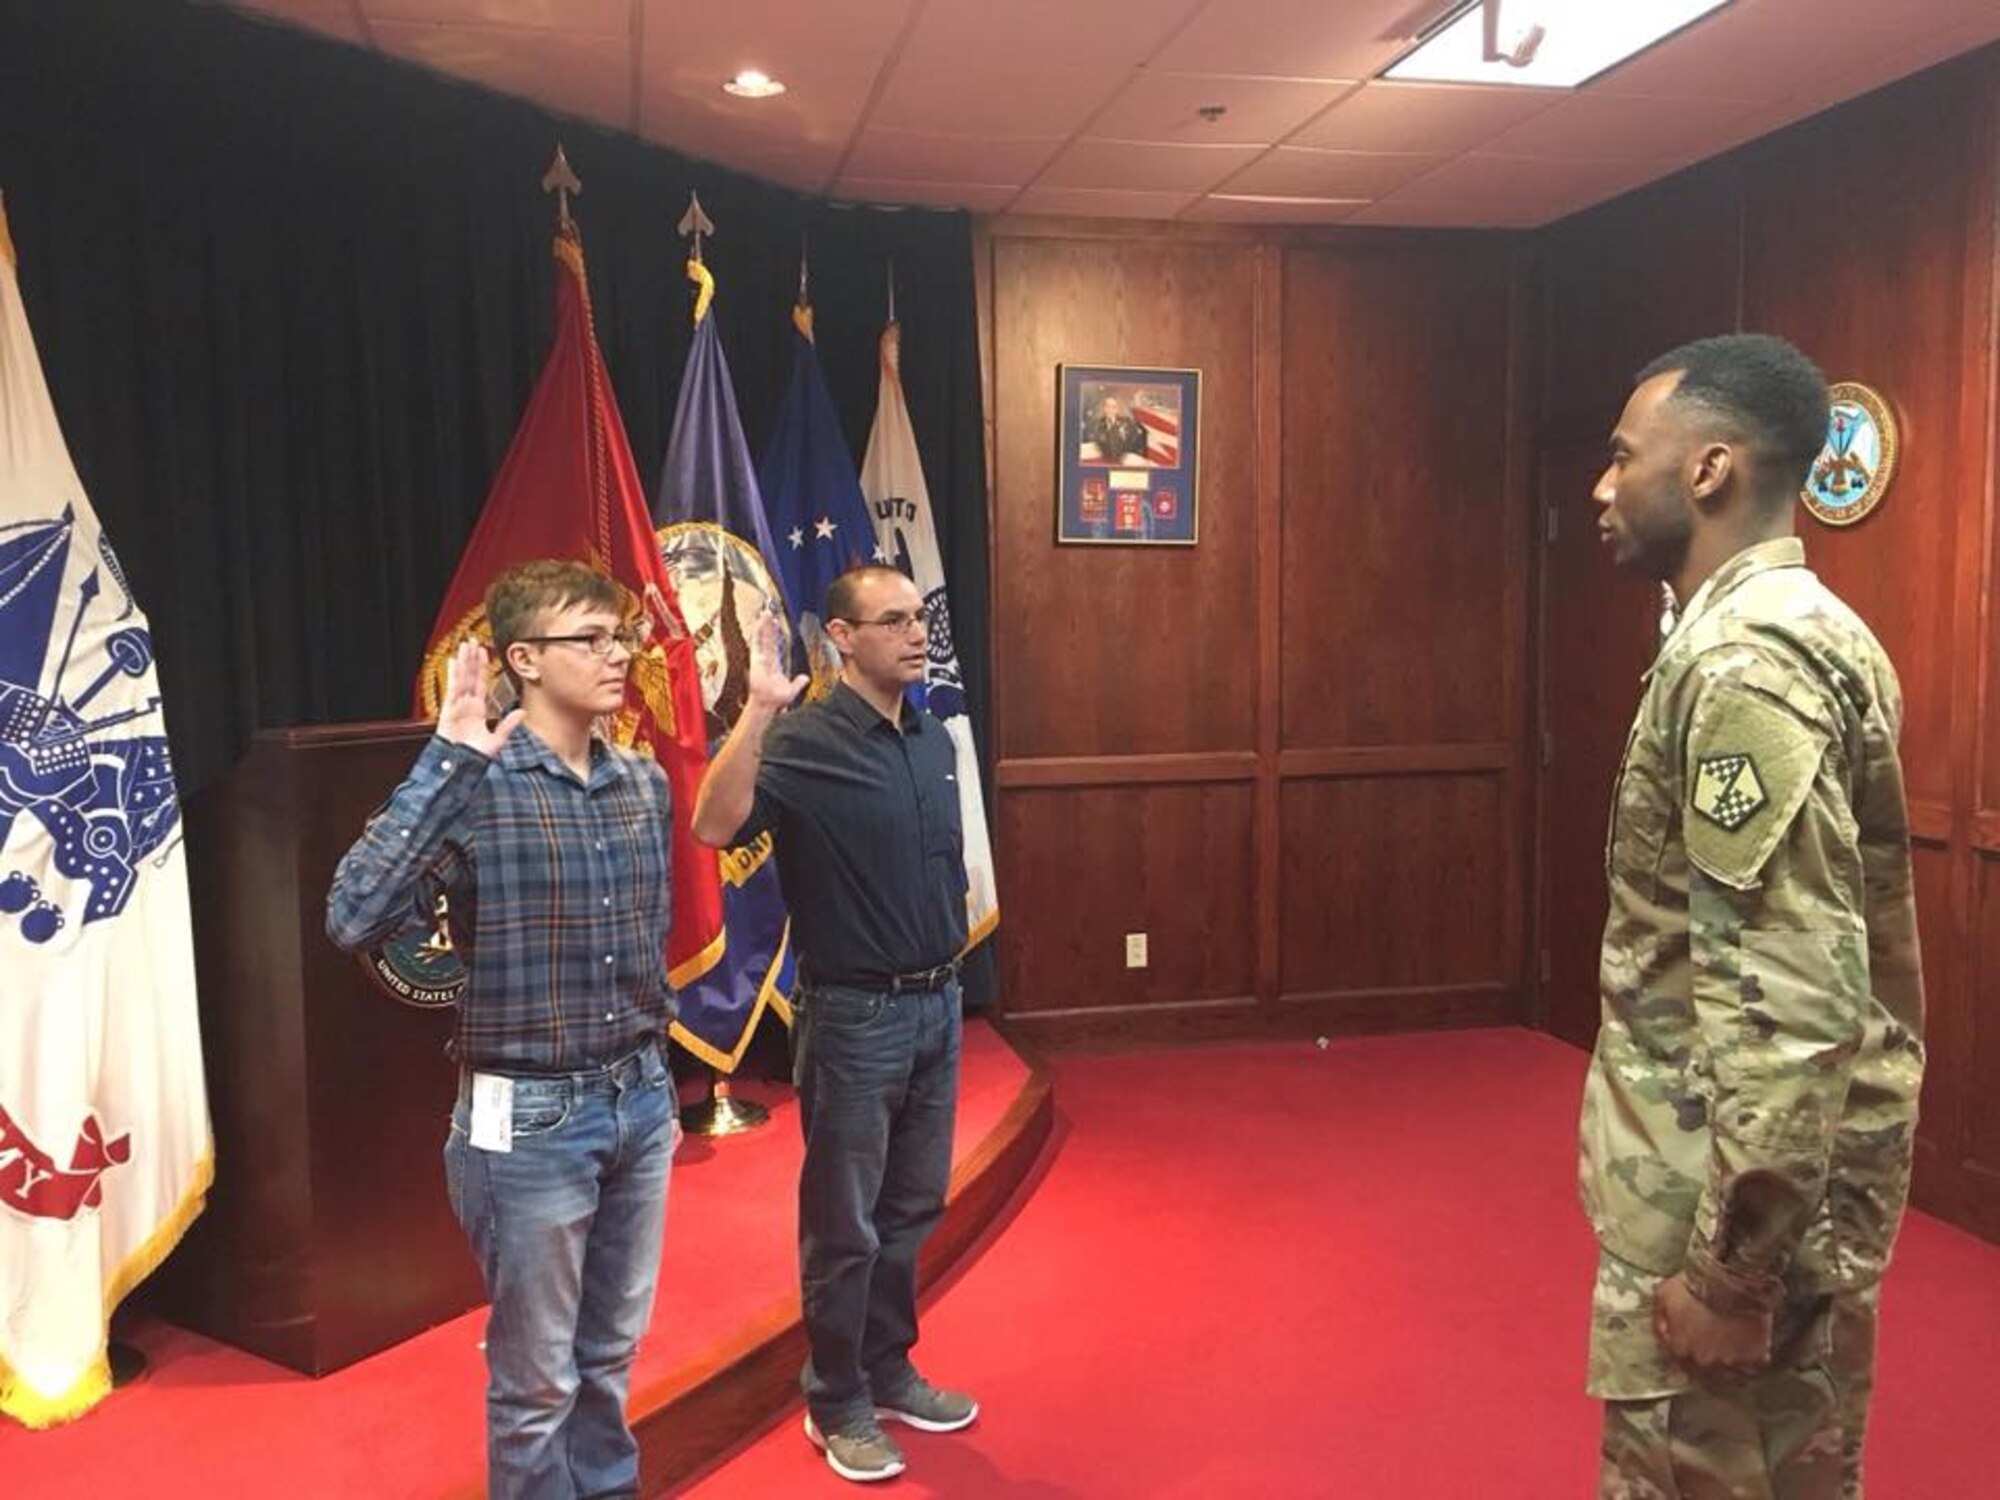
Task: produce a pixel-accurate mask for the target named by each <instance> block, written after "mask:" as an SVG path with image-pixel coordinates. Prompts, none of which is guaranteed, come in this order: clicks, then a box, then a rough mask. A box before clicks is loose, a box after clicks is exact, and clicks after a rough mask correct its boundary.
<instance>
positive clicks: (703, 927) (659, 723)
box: [416, 152, 722, 985]
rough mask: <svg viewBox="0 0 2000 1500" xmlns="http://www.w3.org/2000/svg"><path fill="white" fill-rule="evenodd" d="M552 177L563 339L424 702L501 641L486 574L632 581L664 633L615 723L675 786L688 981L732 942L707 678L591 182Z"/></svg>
mask: <svg viewBox="0 0 2000 1500" xmlns="http://www.w3.org/2000/svg"><path fill="white" fill-rule="evenodd" d="M543 186H544V187H556V188H561V189H562V190H563V209H562V221H561V223H560V225H559V226H558V227H557V230H556V239H555V266H556V326H555V337H554V338H553V339H552V340H551V342H550V345H549V355H548V360H547V362H546V363H545V364H544V365H543V366H542V373H541V376H540V378H539V379H538V380H537V381H536V382H535V389H534V392H533V394H531V395H530V396H529V398H528V407H527V410H526V411H524V412H523V413H522V414H521V425H520V426H519V427H518V428H517V429H515V432H514V441H513V442H512V443H511V444H510V445H509V446H508V449H507V456H506V458H505V459H504V460H503V461H502V462H501V465H500V474H499V477H498V478H496V479H495V480H494V481H493V490H492V493H491V494H490V495H488V496H487V500H486V508H485V510H483V511H482V512H481V513H480V516H479V524H478V526H476V527H475V528H474V529H473V533H472V539H471V540H470V541H469V542H467V543H466V544H465V553H464V555H463V556H462V557H460V558H459V562H458V572H457V573H456V574H455V575H454V576H453V578H452V580H451V587H450V588H448V589H447V590H446V591H445V596H444V603H443V605H442V606H441V607H440V608H439V610H438V614H437V621H436V623H435V624H433V625H432V626H431V639H430V644H429V646H428V647H427V648H426V650H425V653H424V664H423V667H422V669H421V671H420V672H419V673H418V676H417V690H416V712H417V713H418V714H420V715H422V716H423V717H426V718H429V717H432V716H434V715H435V714H436V713H437V708H438V698H439V694H440V693H441V692H442V690H443V687H444V674H445V664H446V663H447V662H448V661H449V660H450V659H451V655H452V653H453V652H454V651H456V650H457V649H458V643H459V642H460V641H462V640H463V639H465V637H466V636H468V635H477V636H478V637H479V638H480V639H482V640H487V641H489V642H490V640H491V636H490V633H489V632H488V630H487V627H486V610H485V606H484V602H483V601H484V599H485V594H486V585H487V584H488V583H490V582H491V581H492V579H493V577H494V575H495V574H497V573H499V572H501V571H502V570H503V569H506V568H509V567H512V566H513V565H514V564H516V563H521V562H528V561H531V560H533V559H535V558H538V557H570V558H584V559H587V560H588V561H589V562H590V563H591V564H592V565H594V566H595V567H598V568H600V569H602V570H603V571H604V572H606V573H608V574H610V575H611V576H612V577H613V578H615V579H617V580H618V582H619V583H621V584H623V585H624V587H625V589H626V590H627V591H628V592H629V594H630V595H631V603H632V607H633V609H634V610H635V612H638V613H640V614H642V615H643V616H644V618H645V621H646V623H647V625H648V626H649V627H650V630H651V635H650V638H649V639H648V641H647V643H646V644H645V645H644V646H643V647H641V648H640V650H639V653H638V654H637V655H636V656H634V657H633V658H632V674H631V677H630V679H629V681H628V683H627V686H626V690H625V707H624V709H623V711H622V712H620V713H619V715H618V717H617V720H616V722H615V723H614V724H613V725H612V738H613V739H615V740H616V741H617V742H618V743H619V744H621V745H629V746H631V747H633V748H635V749H640V750H646V751H650V752H651V754H652V756H653V758H654V759H655V760H657V761H658V762H659V763H660V768H661V769H662V770H664V771H665V772H666V773H667V781H668V783H669V785H671V787H672V788H673V802H674V814H673V816H674V826H673V840H672V846H673V892H674V901H673V911H674V916H673V930H672V931H671V932H670V933H669V934H668V937H667V968H668V975H669V978H670V979H671V980H672V982H673V983H674V984H676V985H681V984H685V983H687V982H688V981H689V980H690V979H693V978H694V977H695V976H697V975H699V974H701V973H703V972H704V971H706V970H707V969H708V968H709V967H710V966H711V965H713V964H714V963H715V961H716V959H717V958H718V957H720V955H721V952H722V892H721V886H720V883H719V879H718V877H717V874H716V866H715V852H714V851H713V850H711V849H708V848H705V847H703V846H702V845H700V844H698V843H696V842H695V839H694V835H693V832H692V829H691V827H690V824H691V822H692V819H693V817H694V798H695V792H696V791H697V790H698V789H699V788H700V786H701V775H702V771H703V770H704V768H705V767H706V766H707V764H708V741H707V735H706V730H705V728H704V726H703V721H702V700H701V679H700V676H699V674H698V671H697V669H696V665H695V660H694V647H693V644H692V642H691V641H690V640H689V638H688V632H687V627H686V625H685V624H684V623H683V621H682V619H681V612H680V606H679V604H678V603H677V602H676V601H675V598H674V590H673V584H672V582H671V581H670V580H669V579H668V577H667V571H666V567H665V565H664V564H663V563H662V562H661V561H660V549H659V546H658V544H657V542H656V541H655V540H654V537H653V523H652V520H651V518H650V515H649V512H648V509H647V505H646V493H645V491H644V490H643V489H642V488H641V487H640V484H639V471H638V468H637V466H636V465H635V464H634V463H633V461H632V448H631V444H630V443H629V442H628V441H627V439H626V437H625V424H624V422H623V420H622V419H621V418H620V417H619V415H618V404H617V402H616V400H615V399H614V398H613V396H612V394H611V380H610V377H609V375H607V374H606V372H605V369H604V356H603V354H602V353H601V352H600V351H599V349H598V347H597V332H596V330H595V328H594V327H593V326H592V324H591V320H590V287H589V283H588V282H587V281H586V279H585V277H584V270H583V239H582V236H580V235H579V234H578V233H577V229H576V225H575V224H574V223H573V222H572V221H571V219H570V214H569V198H568V195H569V193H570V192H573V191H577V183H576V179H575V178H574V177H572V176H570V174H569V165H568V163H567V162H565V161H564V160H563V159H562V154H561V153H560V152H558V153H557V154H556V164H555V165H554V166H553V167H551V168H550V169H549V175H548V176H547V177H546V178H544V179H543Z"/></svg>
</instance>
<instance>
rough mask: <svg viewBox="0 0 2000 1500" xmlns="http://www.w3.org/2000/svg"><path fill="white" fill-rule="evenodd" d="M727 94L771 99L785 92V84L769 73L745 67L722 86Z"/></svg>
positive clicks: (740, 97)
mask: <svg viewBox="0 0 2000 1500" xmlns="http://www.w3.org/2000/svg"><path fill="white" fill-rule="evenodd" d="M722 91H723V92H724V93H725V94H734V95H735V96H736V97H737V98H739V99H770V98H774V97H776V96H777V95H779V94H782V93H784V91H785V86H784V85H783V84H782V83H780V82H778V80H777V79H775V78H773V77H772V76H771V75H770V74H769V73H764V72H760V71H759V70H758V69H756V68H745V69H744V70H743V71H742V72H741V73H738V74H737V75H736V76H735V77H734V78H732V79H730V80H729V82H727V83H725V84H724V85H723V86H722Z"/></svg>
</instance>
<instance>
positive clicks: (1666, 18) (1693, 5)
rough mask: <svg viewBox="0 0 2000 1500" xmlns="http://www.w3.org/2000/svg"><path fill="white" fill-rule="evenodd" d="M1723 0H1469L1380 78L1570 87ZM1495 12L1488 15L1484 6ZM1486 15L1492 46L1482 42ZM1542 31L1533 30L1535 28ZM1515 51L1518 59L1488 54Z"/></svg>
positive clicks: (1485, 38) (1717, 6)
mask: <svg viewBox="0 0 2000 1500" xmlns="http://www.w3.org/2000/svg"><path fill="white" fill-rule="evenodd" d="M1728 3H1729V0H1618V3H1617V4H1615V5H1614V4H1610V3H1608V0H1475V3H1473V4H1471V5H1468V6H1466V7H1465V8H1464V9H1463V10H1461V11H1459V12H1457V13H1456V14H1455V15H1453V16H1452V17H1451V18H1450V19H1449V20H1447V21H1446V22H1445V23H1444V24H1443V25H1441V26H1439V27H1438V28H1437V29H1436V30H1435V31H1433V32H1432V33H1431V34H1430V35H1429V36H1427V37H1425V38H1424V39H1423V41H1422V42H1420V43H1418V45H1417V46H1416V48H1415V49H1414V50H1412V51H1410V52H1408V53H1406V54H1404V55H1403V56H1402V57H1401V58H1399V59H1398V60H1397V61H1396V62H1395V63H1393V64H1392V65H1391V66H1390V67H1389V68H1388V69H1386V70H1385V71H1384V72H1383V74H1382V76H1383V77H1384V78H1388V79H1393V80H1395V81H1397V82H1421V83H1498V84H1513V85H1516V86H1518V87H1524V88H1544V89H1568V88H1575V87H1576V86H1577V85H1578V84H1580V83H1583V82H1585V81H1587V80H1589V79H1592V78H1595V77H1596V76H1597V75H1598V74H1599V73H1602V72H1603V71H1604V70H1605V69H1606V68H1609V67H1612V66H1614V65H1615V64H1617V63H1621V62H1623V61H1625V59H1626V58H1628V57H1632V56H1635V55H1637V54H1638V53H1641V52H1644V51H1645V50H1646V49H1647V48H1648V47H1651V46H1654V45H1656V44H1657V43H1659V42H1661V41H1663V40H1665V39H1666V38H1667V37H1669V36H1671V35H1673V34H1674V33H1675V32H1677V31H1679V30H1680V29H1681V28H1682V27H1684V26H1688V25H1691V24H1692V23H1693V22H1695V21H1698V20H1700V19H1701V18H1702V17H1703V16H1705V15H1707V14H1708V13H1709V12H1710V11H1713V10H1720V9H1721V8H1722V7H1723V6H1724V5H1726V4H1728ZM1489 6H1491V7H1493V8H1494V10H1495V14H1494V15H1492V16H1490V17H1489V15H1488V14H1487V11H1488V7H1489ZM1489 21H1491V22H1492V23H1493V24H1492V33H1493V41H1494V44H1495V45H1494V47H1493V48H1491V49H1489V47H1488V44H1487V43H1488V23H1489ZM1538 32H1539V33H1540V34H1539V35H1537V33H1538ZM1494 50H1497V51H1498V52H1500V53H1503V54H1504V53H1507V52H1513V53H1515V55H1516V56H1522V57H1523V58H1524V61H1523V62H1522V63H1520V64H1516V63H1513V62H1510V61H1509V60H1508V59H1507V57H1506V56H1504V55H1502V56H1497V57H1496V56H1490V55H1489V52H1490V51H1494Z"/></svg>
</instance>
